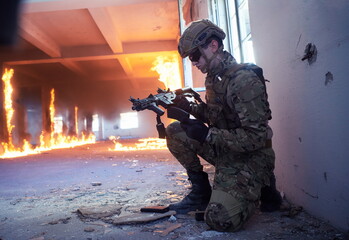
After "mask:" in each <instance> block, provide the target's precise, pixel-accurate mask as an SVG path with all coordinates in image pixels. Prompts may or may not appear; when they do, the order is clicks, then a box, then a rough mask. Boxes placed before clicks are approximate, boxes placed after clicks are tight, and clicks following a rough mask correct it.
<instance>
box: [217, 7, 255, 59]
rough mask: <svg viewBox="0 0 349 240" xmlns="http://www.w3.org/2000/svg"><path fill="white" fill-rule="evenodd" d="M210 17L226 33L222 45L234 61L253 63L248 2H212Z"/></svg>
mask: <svg viewBox="0 0 349 240" xmlns="http://www.w3.org/2000/svg"><path fill="white" fill-rule="evenodd" d="M211 16H212V20H213V21H214V22H215V23H216V24H217V25H219V26H220V27H221V28H222V29H223V30H224V31H225V32H226V34H227V38H226V39H225V41H224V45H225V48H226V49H227V50H228V51H230V52H231V53H232V54H233V56H234V57H235V59H236V60H237V61H238V62H242V63H244V62H251V63H255V58H254V53H253V42H252V36H251V28H250V16H249V9H248V0H212V1H211Z"/></svg>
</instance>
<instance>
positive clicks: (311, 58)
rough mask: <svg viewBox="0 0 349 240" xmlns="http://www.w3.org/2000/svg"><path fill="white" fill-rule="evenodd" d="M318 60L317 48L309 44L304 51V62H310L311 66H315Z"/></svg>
mask: <svg viewBox="0 0 349 240" xmlns="http://www.w3.org/2000/svg"><path fill="white" fill-rule="evenodd" d="M316 58H317V49H316V46H315V45H314V44H312V43H308V44H307V46H306V47H305V50H304V56H303V58H302V61H304V60H308V63H309V65H311V64H313V63H314V62H315V61H316Z"/></svg>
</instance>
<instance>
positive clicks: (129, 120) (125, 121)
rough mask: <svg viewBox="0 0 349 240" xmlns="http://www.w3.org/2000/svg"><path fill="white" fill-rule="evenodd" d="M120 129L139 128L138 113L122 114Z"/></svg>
mask: <svg viewBox="0 0 349 240" xmlns="http://www.w3.org/2000/svg"><path fill="white" fill-rule="evenodd" d="M120 128H121V129H130V128H138V115H137V113H136V112H127V113H121V114H120Z"/></svg>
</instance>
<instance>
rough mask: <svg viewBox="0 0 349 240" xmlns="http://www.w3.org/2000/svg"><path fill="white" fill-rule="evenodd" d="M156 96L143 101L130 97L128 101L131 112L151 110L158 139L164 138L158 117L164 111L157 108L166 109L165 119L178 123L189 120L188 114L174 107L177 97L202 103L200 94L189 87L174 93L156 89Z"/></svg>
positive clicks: (161, 124) (168, 90)
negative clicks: (154, 114) (180, 96)
mask: <svg viewBox="0 0 349 240" xmlns="http://www.w3.org/2000/svg"><path fill="white" fill-rule="evenodd" d="M157 92H158V94H155V95H153V94H150V95H149V96H148V97H147V98H144V99H139V98H137V99H135V98H133V97H130V99H129V100H130V101H131V102H132V110H136V111H138V112H139V111H143V110H145V109H148V110H151V111H153V112H155V113H156V115H157V116H156V120H157V125H156V127H157V129H158V132H159V137H160V138H165V135H166V134H165V127H164V124H163V123H162V122H161V119H160V116H162V115H164V113H165V111H164V110H162V109H161V108H160V107H159V106H162V107H163V108H165V109H167V117H168V118H172V119H176V120H178V121H182V120H183V119H186V118H189V115H190V114H189V113H187V112H186V111H184V110H182V109H180V108H178V107H176V105H175V102H174V101H175V99H176V97H177V96H179V95H182V96H184V97H193V98H194V99H195V100H197V101H198V102H200V103H201V102H202V100H201V98H200V94H199V93H197V92H195V91H194V90H193V89H192V88H190V87H185V88H180V89H177V90H174V91H170V89H167V90H163V89H160V88H158V90H157Z"/></svg>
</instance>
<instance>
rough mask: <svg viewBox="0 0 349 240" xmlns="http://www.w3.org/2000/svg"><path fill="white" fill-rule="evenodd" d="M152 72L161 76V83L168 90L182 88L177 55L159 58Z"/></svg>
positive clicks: (154, 63)
mask: <svg viewBox="0 0 349 240" xmlns="http://www.w3.org/2000/svg"><path fill="white" fill-rule="evenodd" d="M151 70H152V71H156V72H157V73H158V74H159V81H161V82H163V83H164V84H165V86H166V88H169V89H172V90H174V89H178V88H181V87H182V81H181V76H180V71H179V60H178V55H177V54H175V53H173V54H172V55H170V56H158V57H157V58H156V60H155V61H154V62H153V67H152V68H151Z"/></svg>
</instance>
